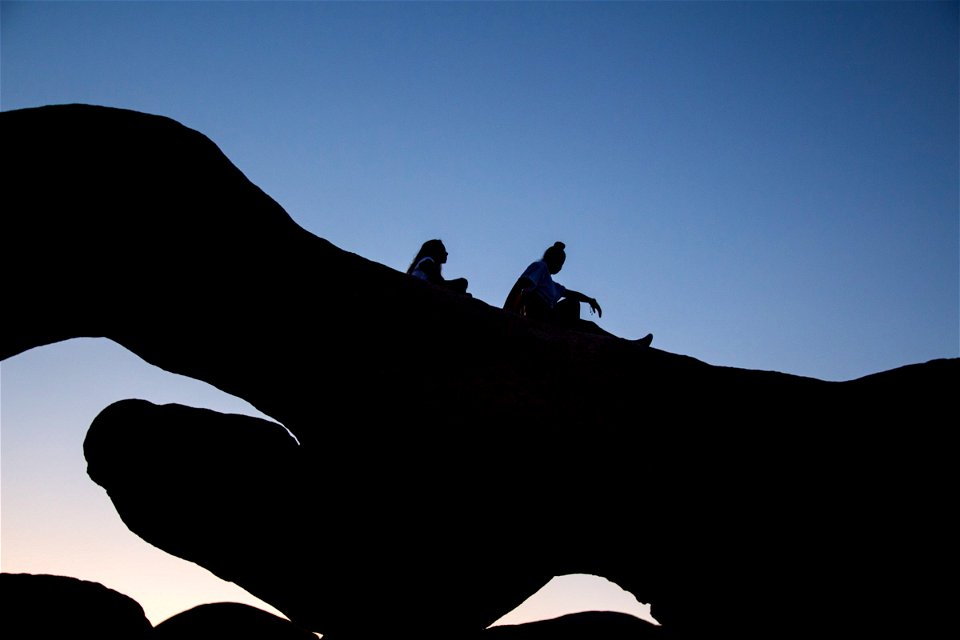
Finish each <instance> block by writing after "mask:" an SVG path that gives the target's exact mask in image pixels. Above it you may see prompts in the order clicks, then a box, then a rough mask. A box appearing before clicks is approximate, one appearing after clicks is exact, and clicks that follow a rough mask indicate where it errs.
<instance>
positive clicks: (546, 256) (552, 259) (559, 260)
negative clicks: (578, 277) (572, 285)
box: [543, 241, 567, 274]
mask: <svg viewBox="0 0 960 640" xmlns="http://www.w3.org/2000/svg"><path fill="white" fill-rule="evenodd" d="M565 248H566V245H565V244H563V243H562V242H559V241H558V242H554V243H553V245H552V246H550V247H548V248H547V250H546V251H544V252H543V261H544V262H546V263H547V267H548V268H549V269H550V273H554V274H555V273H559V272H560V269H562V268H563V263H564V262H565V261H566V259H567V254H566V252H565V251H564V249H565Z"/></svg>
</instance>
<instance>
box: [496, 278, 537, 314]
mask: <svg viewBox="0 0 960 640" xmlns="http://www.w3.org/2000/svg"><path fill="white" fill-rule="evenodd" d="M534 286H535V285H534V282H533V280H531V279H530V278H527V277H526V276H521V277H519V278H517V281H516V282H515V283H514V285H513V288H512V289H510V293H508V294H507V299H506V300H505V301H504V303H503V308H504V309H506V310H507V311H512V312H514V313H521V312H522V311H523V296H524V293H525V292H526V291H527V290H528V289H532V288H533V287H534Z"/></svg>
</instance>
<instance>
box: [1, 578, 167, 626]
mask: <svg viewBox="0 0 960 640" xmlns="http://www.w3.org/2000/svg"><path fill="white" fill-rule="evenodd" d="M0 594H2V598H3V623H2V628H3V632H4V633H3V635H4V637H6V638H31V639H33V640H55V639H56V640H59V639H60V638H65V637H73V638H98V639H100V640H148V639H149V638H150V637H151V634H152V632H153V625H151V624H150V621H149V620H147V618H146V616H145V615H144V614H143V608H142V607H141V606H140V604H139V603H137V602H136V601H135V600H133V599H132V598H130V597H128V596H125V595H123V594H122V593H118V592H116V591H114V590H112V589H108V588H107V587H105V586H103V585H102V584H99V583H96V582H88V581H86V580H78V579H77V578H69V577H66V576H53V575H44V574H31V573H0Z"/></svg>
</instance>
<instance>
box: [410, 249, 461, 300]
mask: <svg viewBox="0 0 960 640" xmlns="http://www.w3.org/2000/svg"><path fill="white" fill-rule="evenodd" d="M446 261H447V248H446V247H445V246H444V245H443V242H442V241H441V240H437V239H434V240H427V241H426V242H424V243H423V246H421V247H420V251H418V252H417V255H416V256H415V257H414V258H413V262H411V263H410V266H409V267H407V273H409V274H410V275H412V276H413V277H415V278H419V279H421V280H426V281H427V282H432V283H433V284H436V285H440V286H442V287H447V288H448V289H452V290H454V291H456V292H457V293H466V292H467V279H466V278H455V279H453V280H447V279H445V278H444V277H443V274H442V273H441V268H442V265H443V264H444V263H446Z"/></svg>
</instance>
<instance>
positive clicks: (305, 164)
mask: <svg viewBox="0 0 960 640" xmlns="http://www.w3.org/2000/svg"><path fill="white" fill-rule="evenodd" d="M0 29H2V32H0V109H2V110H4V111H6V110H11V109H18V108H23V107H33V106H40V105H45V104H60V103H73V102H84V103H92V104H101V105H108V106H114V107H123V108H129V109H135V110H139V111H145V112H149V113H155V114H159V115H164V116H169V117H171V118H174V119H176V120H178V121H179V122H181V123H183V124H185V125H186V126H188V127H191V128H194V129H196V130H198V131H200V132H202V133H204V134H205V135H207V136H209V137H210V138H211V139H212V140H213V141H214V142H215V143H216V144H217V145H219V147H220V148H221V149H222V150H223V151H224V153H225V154H226V155H227V156H228V157H229V158H230V159H231V160H232V161H233V162H234V163H235V164H236V165H237V166H238V167H239V168H240V169H241V170H242V171H243V172H244V173H245V174H246V175H247V176H248V177H249V178H250V179H251V180H252V181H253V182H254V183H256V184H257V185H258V186H259V187H261V188H262V189H263V190H264V191H265V192H266V193H267V194H269V195H270V196H272V197H273V198H274V199H275V200H277V201H278V202H279V203H280V204H281V205H282V206H283V207H284V208H285V209H286V210H287V212H288V213H289V214H290V215H291V216H292V217H293V218H294V219H295V220H296V221H297V222H298V223H299V224H300V225H301V226H303V227H304V228H306V229H307V230H309V231H311V232H313V233H315V234H317V235H319V236H322V237H324V238H327V239H328V240H330V241H331V242H333V243H334V244H335V245H337V246H339V247H341V248H343V249H346V250H348V251H352V252H354V253H357V254H360V255H362V256H364V257H367V258H369V259H371V260H374V261H377V262H380V263H382V264H385V265H387V266H390V267H393V268H395V269H398V270H405V269H406V267H407V265H408V263H409V262H410V260H411V258H412V257H413V255H414V254H415V253H416V251H417V249H418V248H419V246H420V244H421V243H422V242H423V241H424V240H427V239H429V238H434V237H439V238H442V239H443V240H444V242H445V243H446V245H447V248H448V250H449V252H450V259H449V262H448V263H447V265H446V266H445V273H446V275H447V276H448V277H457V276H464V277H467V278H468V279H469V280H470V291H471V293H472V294H473V295H474V297H476V298H478V299H480V300H483V301H485V302H487V303H489V304H491V305H496V306H499V305H500V304H501V303H502V301H503V299H504V297H505V296H506V294H507V291H508V290H509V289H510V287H511V285H512V284H513V282H514V280H515V279H516V278H517V276H518V275H519V274H520V272H521V271H522V270H523V269H524V268H525V267H526V266H527V265H528V264H529V263H530V262H531V261H532V260H535V259H537V258H539V257H540V255H541V254H542V252H543V250H544V249H545V248H546V247H547V246H549V245H550V244H552V243H553V242H554V241H556V240H562V241H564V242H565V243H566V244H567V255H568V258H567V262H566V265H565V266H564V269H563V271H562V272H561V273H560V274H559V275H558V276H557V280H558V281H559V282H561V283H563V284H565V285H567V286H569V287H571V288H573V289H577V290H580V291H583V292H584V293H587V294H589V295H592V296H595V297H596V298H597V299H598V300H599V301H600V304H601V305H602V307H603V310H604V314H603V318H602V319H601V320H600V321H599V322H600V324H601V325H602V326H604V327H605V328H607V329H608V330H610V331H613V332H614V333H617V334H619V335H622V336H624V337H640V336H642V335H644V334H645V333H647V332H653V333H654V336H655V338H654V346H655V347H658V348H660V349H664V350H667V351H671V352H674V353H680V354H685V355H689V356H692V357H694V358H697V359H700V360H703V361H705V362H709V363H711V364H717V365H724V366H733V367H743V368H750V369H762V370H775V371H782V372H786V373H792V374H797V375H803V376H811V377H816V378H821V379H825V380H848V379H853V378H856V377H860V376H863V375H867V374H870V373H875V372H878V371H884V370H888V369H892V368H895V367H899V366H902V365H906V364H912V363H917V362H925V361H927V360H931V359H934V358H943V357H957V356H958V355H960V275H958V274H960V249H958V248H960V215H958V201H960V192H958V175H960V162H958V147H960V145H958V124H960V107H958V104H960V102H958V79H960V71H958V46H960V45H958V3H957V2H903V3H900V2H786V3H780V2H623V3H621V2H562V3H554V2H529V3H528V2H523V3H521V2H503V3H495V2H456V3H454V2H445V3H427V2H417V3H399V2H395V3H376V2H362V3H361V2H337V3H332V2H331V3H327V2H108V3H99V2H66V3H60V2H26V3H21V2H6V1H4V2H2V4H0ZM7 161H11V159H7ZM131 214H132V215H135V212H131ZM332 275H333V276H334V277H335V274H332ZM6 277H15V274H6ZM322 289H323V286H322V281H318V283H317V295H318V305H325V304H326V305H328V307H329V313H349V309H342V308H340V307H339V306H337V305H336V303H335V301H324V300H321V299H319V297H320V295H321V292H322ZM585 313H586V312H585ZM0 391H2V399H0V411H2V413H0V419H2V431H0V438H2V440H0V444H2V451H0V453H2V459H0V462H2V540H0V542H2V547H0V553H2V555H0V562H2V569H3V571H10V572H19V571H24V572H32V573H43V572H49V573H63V574H65V575H74V576H77V577H82V578H84V579H91V580H97V581H100V582H102V583H104V584H106V585H107V586H109V587H111V588H114V589H117V590H118V591H121V592H123V593H126V594H127V595H130V596H131V597H134V598H135V599H137V600H138V601H139V602H140V603H141V604H143V605H144V607H145V609H146V610H147V614H148V617H150V618H151V620H152V621H153V622H154V623H157V622H160V621H162V620H163V619H165V618H166V617H168V616H169V615H172V614H174V613H176V612H178V611H181V610H184V609H186V608H189V607H190V606H193V605H194V604H199V603H201V602H207V601H217V600H234V601H244V602H255V601H254V600H253V599H251V598H249V596H246V595H245V594H244V593H243V592H242V591H240V590H238V589H236V588H234V587H233V586H232V585H227V584H225V583H222V582H221V581H219V580H216V579H215V578H213V577H211V576H210V574H209V573H207V572H206V571H205V570H203V569H199V568H197V567H195V566H194V565H190V564H189V563H184V562H182V561H179V560H176V559H173V558H170V557H169V556H167V555H166V554H164V553H162V552H160V551H158V550H156V549H154V548H152V547H150V546H149V545H147V544H146V543H144V542H142V541H141V540H140V539H139V538H137V537H136V536H134V535H133V534H131V533H129V532H128V531H127V530H126V528H125V527H124V526H123V524H122V523H121V522H120V521H119V518H118V517H117V516H116V514H115V512H114V511H113V508H112V505H111V504H110V502H109V500H108V499H107V497H106V495H105V493H104V492H103V491H102V490H101V489H100V488H99V487H98V486H96V485H94V484H93V483H92V482H91V481H90V480H89V479H88V478H87V476H86V473H85V464H84V461H83V457H82V450H81V445H82V441H83V436H84V434H85V432H86V429H87V427H88V426H89V424H90V422H91V421H92V419H93V417H94V416H95V415H96V414H97V413H98V412H99V411H100V410H101V409H102V408H103V407H105V406H107V405H108V404H109V403H111V402H113V401H115V400H119V399H122V398H126V397H143V398H147V399H150V400H153V401H155V402H174V401H175V402H181V403H184V404H191V405H194V406H209V407H211V408H215V409H219V410H223V411H232V412H242V413H251V414H253V415H259V414H257V413H256V411H254V410H253V409H252V408H251V407H250V406H249V405H247V404H246V403H245V402H243V401H240V400H237V399H235V398H230V397H228V396H224V395H223V394H221V393H220V392H218V391H216V390H214V389H213V388H212V387H209V386H208V385H204V384H202V383H198V382H196V381H191V380H188V379H185V378H182V377H179V376H173V375H170V374H167V373H165V372H162V371H160V370H157V369H155V368H153V367H150V366H148V365H146V364H145V363H143V362H142V361H140V360H139V359H138V358H136V357H135V356H132V355H131V354H129V353H127V352H125V351H124V350H123V349H121V348H119V347H117V346H115V345H113V344H112V343H109V342H107V341H105V340H78V341H71V342H68V343H63V344H59V345H53V346H50V347H45V348H43V349H37V350H34V351H32V352H29V353H26V354H23V355H21V356H17V357H15V358H12V359H10V360H8V361H6V362H4V363H3V364H2V365H0ZM639 391H642V390H639ZM561 582H562V584H558V585H554V587H555V588H553V589H552V590H551V593H550V595H549V596H547V597H545V598H544V600H543V607H544V608H543V609H538V610H537V612H536V613H532V614H530V616H531V617H538V616H542V615H551V614H554V613H557V612H562V611H563V610H576V609H578V608H605V607H604V605H603V604H600V605H598V604H597V602H602V603H607V604H608V605H609V608H614V609H627V610H632V608H636V607H639V605H638V604H637V603H636V602H635V601H632V598H629V597H628V598H627V599H626V601H625V603H624V602H618V601H617V599H618V598H621V597H622V596H620V595H617V590H616V589H615V588H612V589H611V588H609V585H606V586H605V585H604V584H603V583H602V581H592V582H591V581H587V580H585V579H569V580H566V579H565V580H564V581H561ZM259 606H263V605H259ZM265 608H268V607H265ZM531 608H532V606H531ZM268 609H269V608H268ZM642 609H643V608H642V607H640V610H641V611H640V613H641V614H642ZM654 615H656V611H655V610H654Z"/></svg>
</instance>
